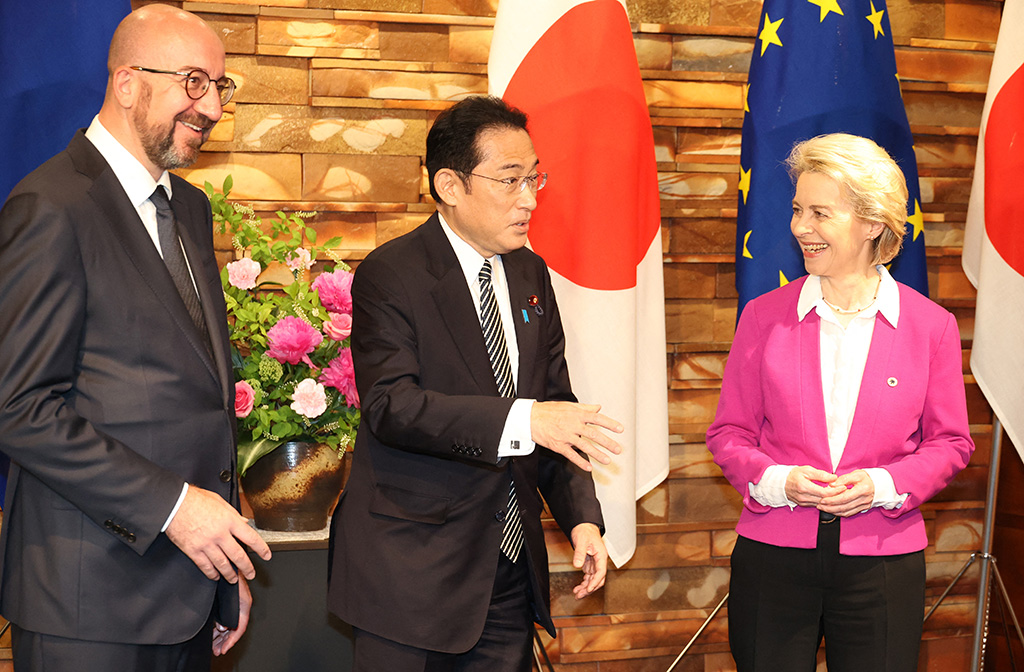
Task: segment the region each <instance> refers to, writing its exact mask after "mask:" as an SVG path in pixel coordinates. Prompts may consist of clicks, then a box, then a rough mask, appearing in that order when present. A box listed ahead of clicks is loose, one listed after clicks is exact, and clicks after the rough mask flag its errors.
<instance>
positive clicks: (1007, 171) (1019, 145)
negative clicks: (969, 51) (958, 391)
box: [963, 0, 1024, 458]
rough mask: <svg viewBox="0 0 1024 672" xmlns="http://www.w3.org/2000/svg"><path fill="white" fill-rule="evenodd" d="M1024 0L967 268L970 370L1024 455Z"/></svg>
mask: <svg viewBox="0 0 1024 672" xmlns="http://www.w3.org/2000/svg"><path fill="white" fill-rule="evenodd" d="M1022 35H1024V0H1006V1H1005V3H1004V4H1003V19H1002V23H1001V24H1000V26H999V37H998V40H997V42H996V53H995V58H994V59H993V61H992V73H991V75H990V76H989V80H988V95H987V96H986V97H985V107H984V110H983V112H982V115H981V133H980V134H979V136H978V158H977V161H976V163H975V165H974V184H973V185H972V186H971V201H970V206H969V208H968V210H967V230H966V233H965V236H964V254H963V266H964V272H965V273H966V274H967V277H968V278H969V279H970V281H971V282H972V283H973V284H974V286H975V287H976V288H977V290H978V301H977V310H976V313H975V320H974V344H973V347H972V349H971V371H972V372H973V373H974V377H975V379H976V380H977V381H978V386H979V387H980V388H981V391H982V392H983V393H984V394H985V397H986V398H987V399H988V402H989V404H990V405H991V406H992V410H993V411H994V412H995V414H996V416H997V417H998V418H999V419H1000V420H1001V421H1002V423H1003V427H1004V428H1005V429H1006V433H1007V434H1008V435H1009V437H1010V440H1011V441H1013V445H1015V446H1016V447H1017V451H1018V452H1019V453H1020V454H1021V457H1022V458H1024V346H1022V345H1021V333H1022V331H1024V201H1022V200H1021V198H1020V192H1019V190H1020V181H1021V178H1022V176H1024V114H1022V110H1024V39H1021V36H1022Z"/></svg>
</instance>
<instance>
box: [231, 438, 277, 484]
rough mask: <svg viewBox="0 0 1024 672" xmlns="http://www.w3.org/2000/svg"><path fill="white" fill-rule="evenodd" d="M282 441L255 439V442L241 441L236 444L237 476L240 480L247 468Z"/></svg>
mask: <svg viewBox="0 0 1024 672" xmlns="http://www.w3.org/2000/svg"><path fill="white" fill-rule="evenodd" d="M282 443H284V441H282V440H280V439H278V440H276V441H274V440H271V439H256V440H255V441H243V442H239V444H238V476H239V478H241V477H242V476H244V475H245V472H247V471H248V470H249V467H251V466H252V465H254V464H256V460H258V459H260V458H261V457H263V456H264V455H267V454H269V453H270V452H271V451H272V450H274V449H275V448H277V447H278V446H280V445H281V444H282Z"/></svg>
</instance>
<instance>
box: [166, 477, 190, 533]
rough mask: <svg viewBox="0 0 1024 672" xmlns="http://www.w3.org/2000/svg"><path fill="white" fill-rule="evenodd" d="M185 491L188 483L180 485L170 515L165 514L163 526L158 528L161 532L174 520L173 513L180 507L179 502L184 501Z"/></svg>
mask: <svg viewBox="0 0 1024 672" xmlns="http://www.w3.org/2000/svg"><path fill="white" fill-rule="evenodd" d="M186 492H188V483H185V485H183V486H181V494H180V495H178V501H177V502H175V504H174V508H173V509H171V515H169V516H167V520H166V521H164V526H163V527H161V528H160V531H161V532H166V531H167V528H168V527H169V526H170V524H171V521H172V520H174V516H175V514H176V513H178V509H180V508H181V503H182V502H184V501H185V493H186Z"/></svg>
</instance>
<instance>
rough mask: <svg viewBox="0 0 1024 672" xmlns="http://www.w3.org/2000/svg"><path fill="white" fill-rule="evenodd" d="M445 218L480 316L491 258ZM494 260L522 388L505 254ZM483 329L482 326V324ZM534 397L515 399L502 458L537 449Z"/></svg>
mask: <svg viewBox="0 0 1024 672" xmlns="http://www.w3.org/2000/svg"><path fill="white" fill-rule="evenodd" d="M437 218H438V219H439V220H440V221H441V229H442V230H443V231H444V235H445V236H447V237H448V242H449V243H451V246H452V249H453V250H455V256H456V258H458V260H459V265H460V266H461V267H462V272H463V274H464V275H465V276H466V285H467V286H468V287H469V293H470V294H471V295H472V297H473V305H474V306H475V307H476V317H477V319H478V320H479V319H481V316H480V278H479V276H480V268H481V267H482V266H483V265H484V261H486V260H487V259H486V258H485V257H483V256H481V255H480V253H479V252H477V251H476V250H475V249H473V246H472V245H470V244H469V243H467V242H466V241H465V240H463V239H462V238H460V237H459V235H458V234H457V233H455V231H453V230H452V228H451V226H449V225H448V222H446V221H445V219H444V217H443V216H442V215H441V213H440V212H439V213H437ZM490 261H491V286H492V287H493V288H494V298H495V300H496V301H497V302H498V315H499V317H500V318H501V327H502V331H504V332H505V345H506V346H507V348H508V360H509V364H510V365H511V366H512V381H513V382H514V383H515V385H516V389H517V390H518V389H519V342H518V341H517V340H516V328H515V322H513V320H512V302H511V301H510V300H509V298H508V281H507V280H506V279H505V267H504V265H503V264H502V262H501V255H500V254H496V255H494V256H493V257H491V259H490ZM481 328H482V327H481ZM534 401H535V400H534V399H516V400H515V401H513V402H512V408H510V409H509V412H508V415H507V416H506V417H505V427H504V429H503V430H502V433H501V438H500V439H499V440H498V458H499V459H500V458H503V457H515V456H519V455H529V454H530V453H532V452H533V449H534V447H535V445H536V444H534V442H533V438H532V432H531V428H530V412H531V411H532V409H533V402H534Z"/></svg>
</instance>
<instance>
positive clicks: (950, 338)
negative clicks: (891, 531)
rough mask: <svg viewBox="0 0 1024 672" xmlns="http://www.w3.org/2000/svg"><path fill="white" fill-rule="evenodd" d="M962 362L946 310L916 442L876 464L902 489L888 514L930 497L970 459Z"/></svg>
mask: <svg viewBox="0 0 1024 672" xmlns="http://www.w3.org/2000/svg"><path fill="white" fill-rule="evenodd" d="M962 362H963V358H962V354H961V350H960V332H959V330H958V329H957V326H956V318H955V317H953V315H952V314H951V313H946V321H945V325H944V326H943V328H942V329H941V330H939V337H938V342H937V344H936V345H935V346H934V350H933V352H932V355H931V360H930V362H929V366H928V388H927V391H926V393H925V399H924V407H923V409H922V414H921V427H920V442H919V443H918V445H917V448H916V449H915V450H914V451H913V452H911V453H909V454H907V455H906V456H904V457H902V458H900V459H898V460H896V461H894V462H892V463H890V464H883V465H879V466H881V467H884V468H885V469H886V470H887V471H888V472H889V473H890V474H891V475H892V478H893V483H895V485H896V491H897V492H898V493H900V494H906V495H908V496H907V499H906V501H904V502H903V505H902V506H901V507H899V508H896V509H882V513H883V514H884V515H886V516H889V517H890V518H898V517H899V516H901V515H903V514H904V513H907V512H908V511H913V510H914V509H916V508H917V507H918V506H920V505H921V504H923V503H924V502H926V501H928V500H929V499H931V498H932V497H933V496H934V495H935V494H936V493H937V492H939V491H940V490H942V489H943V488H945V487H946V486H947V485H949V483H950V481H952V480H953V478H954V477H955V476H956V475H957V474H958V473H959V472H960V470H962V469H963V468H964V467H966V466H967V462H968V461H969V460H970V459H971V454H972V453H973V452H974V441H973V440H971V435H970V430H969V426H968V420H967V395H966V393H965V391H964V376H963V363H962Z"/></svg>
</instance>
